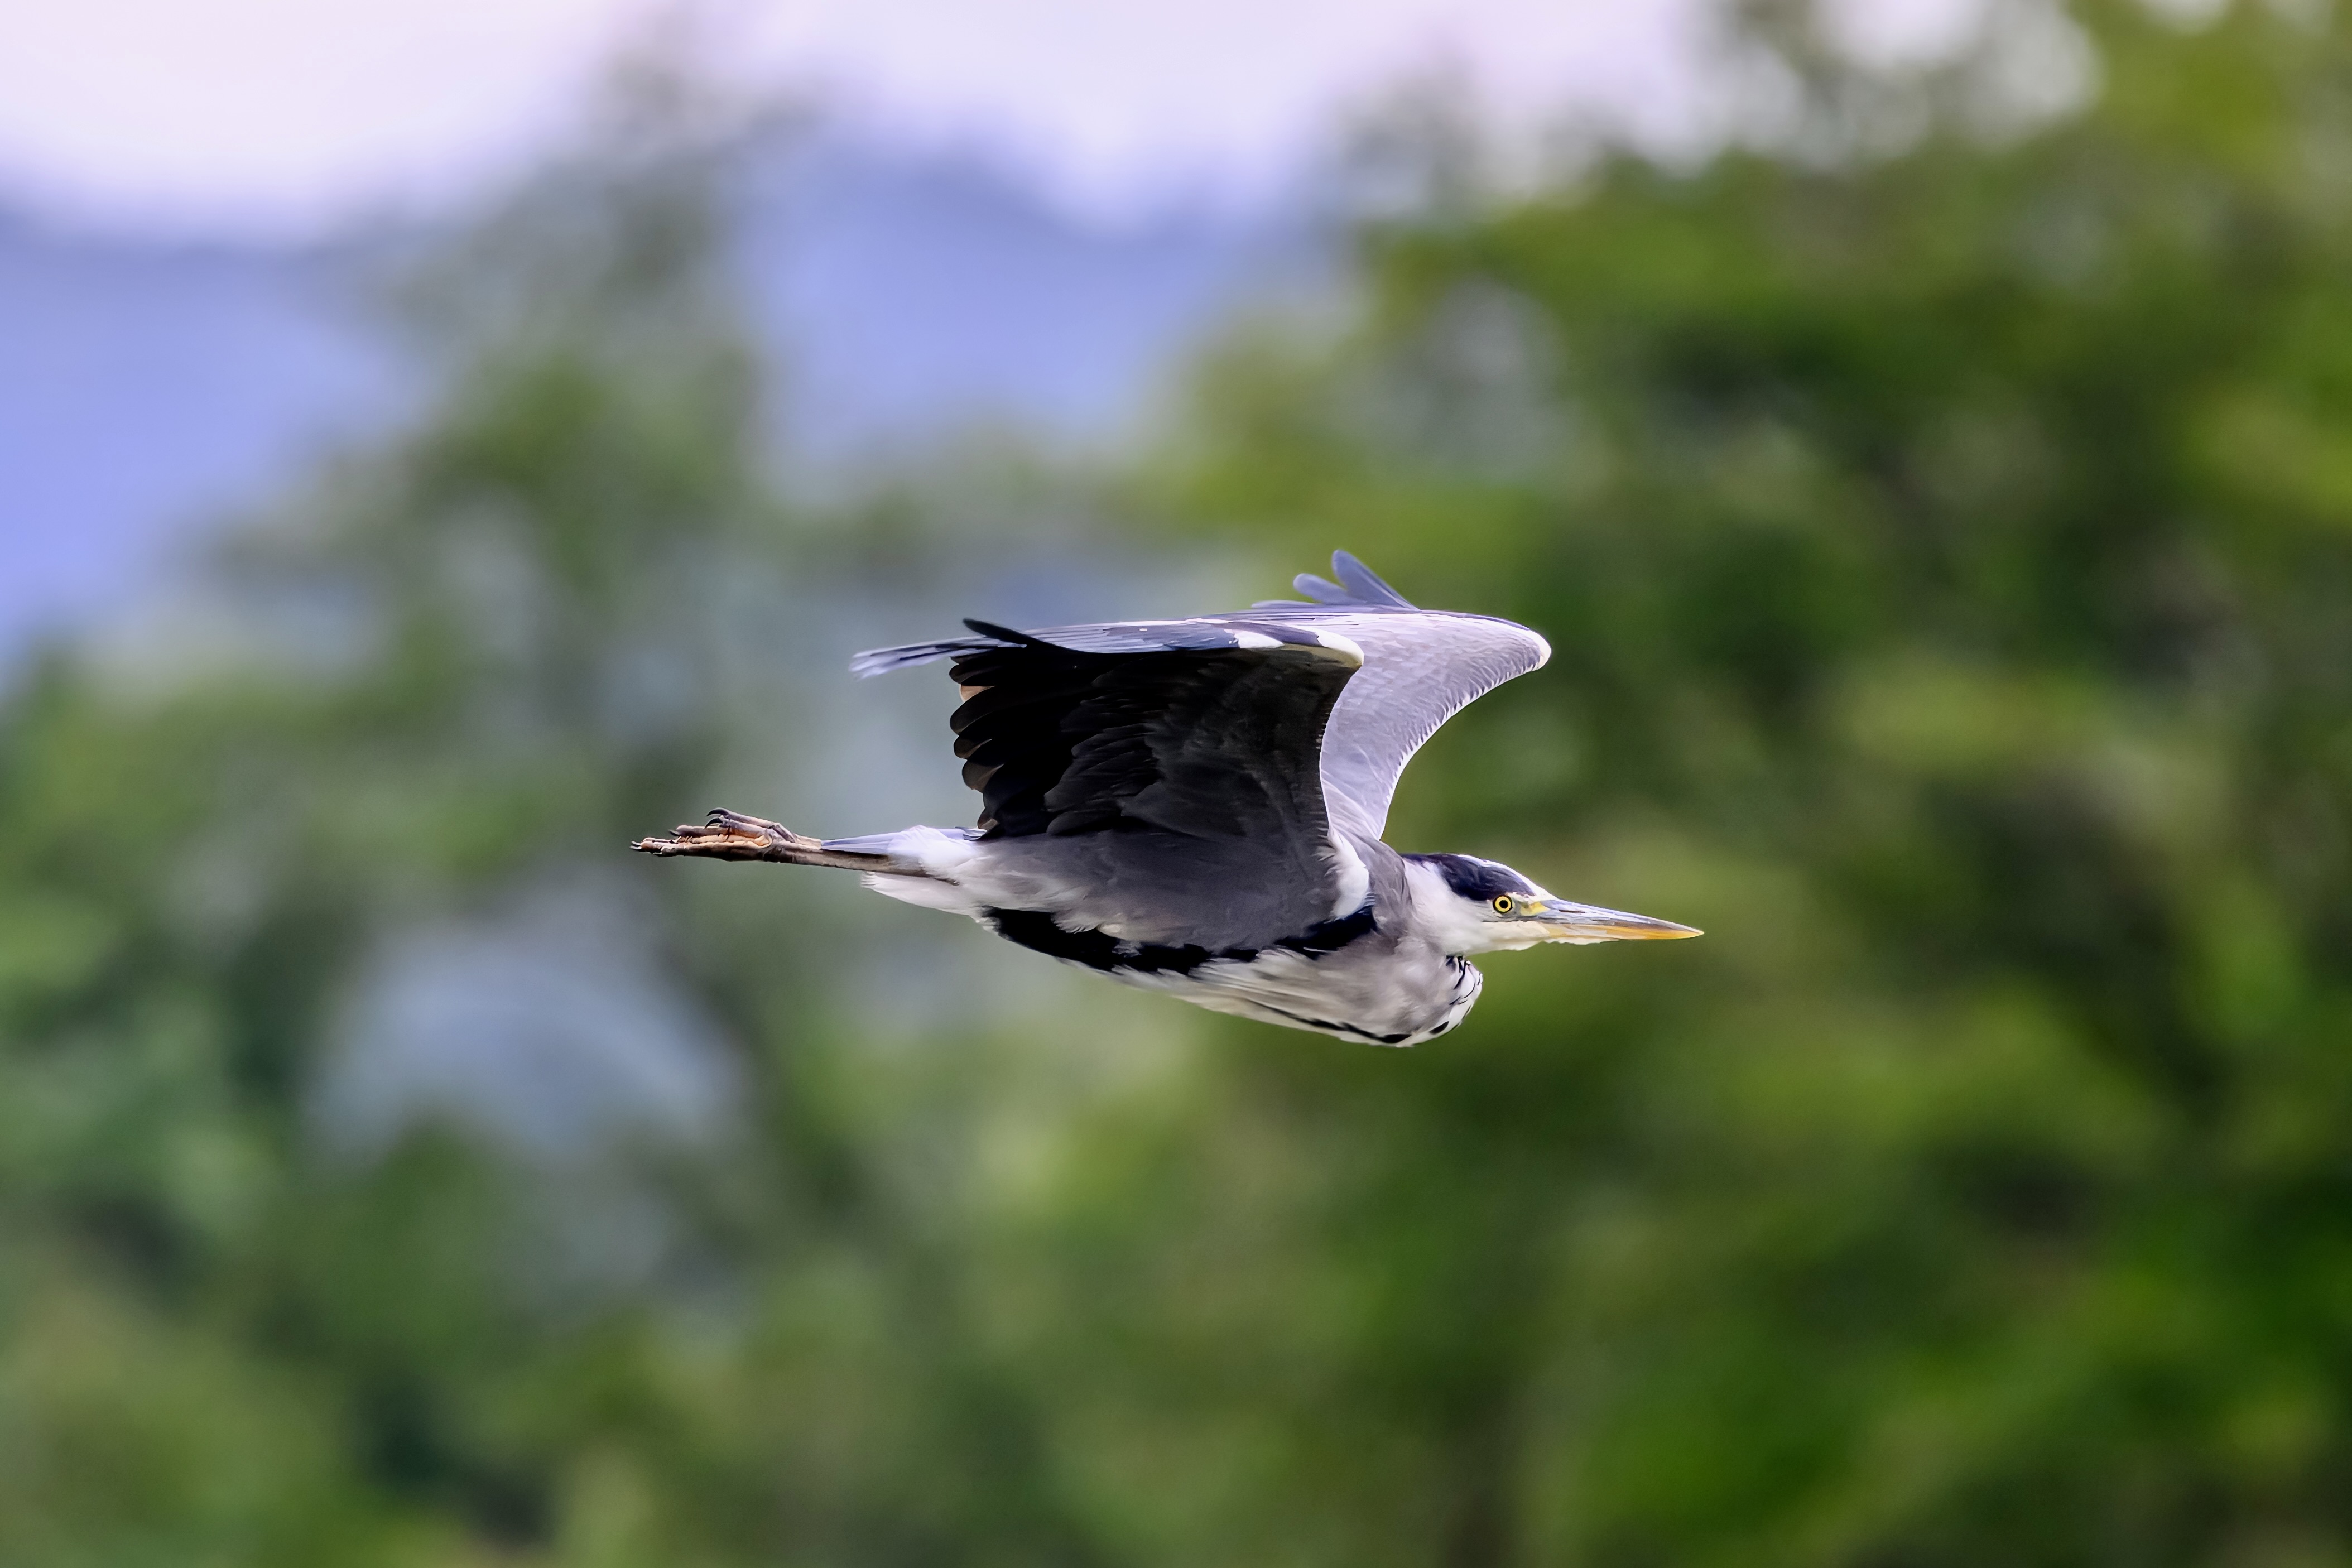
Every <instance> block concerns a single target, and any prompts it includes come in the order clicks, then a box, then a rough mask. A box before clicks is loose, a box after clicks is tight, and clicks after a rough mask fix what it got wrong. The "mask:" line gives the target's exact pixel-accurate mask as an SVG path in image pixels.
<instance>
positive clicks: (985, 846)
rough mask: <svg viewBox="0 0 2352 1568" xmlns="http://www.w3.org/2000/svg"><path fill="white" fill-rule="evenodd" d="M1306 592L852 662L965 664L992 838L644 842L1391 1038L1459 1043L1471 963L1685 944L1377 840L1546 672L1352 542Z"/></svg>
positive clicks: (1539, 641) (974, 774) (1346, 1035)
mask: <svg viewBox="0 0 2352 1568" xmlns="http://www.w3.org/2000/svg"><path fill="white" fill-rule="evenodd" d="M1331 566H1332V572H1333V574H1334V575H1335V576H1336V577H1337V578H1338V579H1339V581H1337V582H1328V581H1326V580H1325V579H1323V578H1321V577H1317V576H1313V575H1311V574H1309V575H1301V576H1300V577H1299V578H1298V579H1297V588H1298V591H1299V592H1300V593H1302V594H1304V595H1307V598H1306V599H1305V600H1303V601H1300V600H1268V601H1264V602H1261V603H1260V604H1258V605H1255V606H1254V607H1252V608H1251V609H1248V610H1244V611H1239V612H1236V613H1233V614H1228V615H1213V616H1194V617H1192V618H1190V619H1186V620H1172V621H1126V622H1115V623H1110V624H1107V625H1101V626H1052V627H1047V628H1044V629H1041V630H1035V631H1015V630H1013V628H1011V627H1009V626H996V625H992V624H991V623H990V622H987V621H979V620H968V621H966V622H965V623H964V625H965V626H966V627H968V628H969V630H970V634H971V635H970V636H967V637H950V638H947V639H945V640H944V641H940V642H928V643H916V644H912V645H910V646H908V647H887V648H877V649H876V650H874V651H872V652H870V653H862V654H859V655H858V656H857V658H856V659H855V660H854V661H853V662H852V665H851V668H853V669H854V670H855V671H856V673H857V674H859V675H862V676H870V675H879V674H882V673H884V672H885V671H888V670H894V669H904V668H908V667H910V666H913V665H919V664H929V663H931V662H933V661H935V660H939V659H951V660H953V661H954V662H953V664H952V666H951V673H952V674H953V676H954V678H955V680H956V684H957V686H958V687H959V688H961V693H962V698H963V704H962V706H961V707H960V708H959V709H957V710H956V712H955V716H954V718H953V720H952V721H951V724H952V727H953V729H954V731H955V734H956V746H955V750H956V755H958V756H959V757H961V758H962V759H963V760H964V766H963V778H964V783H965V784H968V785H970V786H971V788H972V789H974V790H976V791H978V792H979V794H980V797H981V808H980V818H979V823H978V826H973V827H945V828H942V827H908V828H904V829H901V830H900V831H898V832H896V833H880V834H874V835H871V836H868V837H857V838H826V839H817V838H810V837H803V835H801V834H798V833H795V832H793V830H792V829H790V828H788V827H785V826H782V825H781V824H778V823H773V822H768V821H765V820H762V819H761V818H759V817H752V816H742V815H740V814H739V813H736V812H732V811H714V812H712V813H711V814H710V817H709V821H708V822H707V823H703V824H698V825H696V824H689V825H688V826H681V827H679V828H678V829H677V832H676V833H675V834H673V835H672V836H670V837H666V838H644V839H640V840H638V841H637V843H636V844H635V846H634V847H635V848H637V849H641V850H644V851H646V853H648V854H652V855H695V856H709V857H714V858H719V859H727V860H777V861H784V862H788V863H790V864H793V865H800V866H830V867H837V868H842V869H845V870H851V871H858V872H862V873H864V875H865V880H866V886H867V887H869V888H872V889H875V890H876V891H877V892H881V893H887V894H888V895H889V896H890V897H892V898H895V899H902V900H906V901H907V902H908V903H911V904H920V905H923V906H925V907H926V908H929V909H935V910H947V911H949V912H950V913H952V914H960V915H967V916H969V917H971V919H973V920H975V921H979V922H980V923H981V924H982V925H984V926H986V927H988V928H989V929H990V930H992V931H995V932H996V934H998V935H999V936H1002V937H1004V938H1006V939H1007V940H1009V941H1012V942H1018V943H1019V944H1020V945H1022V946H1024V947H1028V948H1034V949H1035V950H1036V951H1038V952H1044V953H1047V954H1050V955H1051V956H1053V957H1055V958H1058V959H1062V960H1064V961H1066V962H1067V963H1075V964H1078V965H1081V966H1083V967H1085V968H1087V969H1090V970H1094V971H1097V972H1098V973H1104V974H1108V975H1109V976H1111V977H1112V978H1114V979H1117V980H1121V981H1124V982H1126V983H1127V984H1130V985H1136V986H1141V987H1143V988H1145V989H1148V990H1153V991H1160V992H1165V993H1167V994H1171V995H1173V996H1177V997H1181V999H1183V1000H1185V1001H1188V1002H1193V1003H1198V1004H1199V1005H1202V1006H1204V1007H1212V1008H1214V1009H1216V1010H1218V1011H1219V1012H1224V1013H1235V1014H1240V1015H1242V1016H1245V1017H1251V1018H1257V1019H1262V1020H1264V1021H1265V1022H1266V1023H1270V1024H1278V1025H1282V1026H1286V1027H1289V1028H1296V1029H1311V1030H1315V1031H1317V1032H1318V1033H1320V1034H1326V1035H1333V1036H1337V1037H1340V1038H1343V1039H1351V1040H1369V1041H1372V1042H1374V1043H1377V1044H1380V1045H1384V1046H1412V1045H1418V1044H1420V1043H1421V1042H1423V1041H1424V1040H1430V1039H1434V1038H1435V1037H1438V1036H1440V1035H1443V1034H1444V1033H1445V1032H1446V1031H1447V1030H1449V1029H1451V1028H1453V1027H1454V1026H1455V1025H1456V1024H1459V1023H1460V1022H1461V1021H1462V1019H1463V1017H1464V1016H1465V1015H1466V1014H1467V1013H1468V1012H1469V1011H1470V1007H1471V1005H1472V1004H1473V1003H1475V1002H1476V1001H1477V999H1478V993H1479V990H1480V989H1481V987H1482V986H1483V985H1484V984H1485V979H1484V977H1483V976H1482V975H1480V973H1478V970H1477V968H1476V966H1475V965H1474V964H1472V963H1471V962H1470V959H1471V958H1472V956H1474V955H1475V954H1478V953H1484V952H1503V951H1508V950H1512V949H1517V948H1526V947H1533V946H1535V945H1536V944H1538V943H1539V942H1619V941H1626V940H1634V939H1644V938H1659V937H1685V936H1696V935H1698V934H1699V933H1698V932H1697V931H1695V930H1693V929H1692V928H1691V927H1689V926H1685V925H1677V924H1675V923H1674V922H1673V921H1662V920H1653V919H1651V918H1650V917H1648V916H1646V915H1636V914H1628V913H1626V912H1624V911H1623V910H1609V909H1601V908H1599V907H1597V906H1594V905H1591V904H1580V903H1577V902H1574V901H1572V900H1568V899H1563V898H1560V897H1559V896H1557V895H1556V894H1553V893H1551V892H1549V891H1547V890H1546V889H1543V888H1540V887H1538V886H1537V885H1536V884H1535V883H1534V882H1532V881H1530V880H1528V879H1527V878H1526V877H1523V876H1521V875H1520V874H1519V873H1518V872H1517V871H1514V870H1512V869H1511V868H1509V867H1507V866H1504V865H1500V864H1497V863H1496V862H1495V861H1492V860H1486V859H1481V858H1478V857H1476V856H1473V855H1404V854H1400V853H1398V852H1397V851H1396V850H1393V849H1391V848H1390V847H1388V846H1387V845H1386V844H1384V843H1382V842H1381V831H1382V828H1383V826H1384V825H1385V823H1386V821H1387V818H1388V813H1389V800H1390V797H1391V795H1394V794H1395V792H1396V784H1397V777H1398V775H1399V774H1400V773H1402V772H1403V771H1404V766H1405V763H1407V762H1408V761H1410V760H1411V759H1412V754H1413V753H1414V752H1416V751H1418V750H1420V749H1421V746H1422V744H1423V742H1426V741H1427V740H1428V739H1429V738H1430V736H1431V735H1433V734H1434V733H1435V732H1436V731H1437V728H1438V726H1439V725H1441V724H1443V723H1444V722H1445V721H1446V720H1448V719H1450V718H1452V717H1453V716H1454V714H1455V713H1457V712H1459V711H1460V710H1462V709H1463V708H1464V707H1465V706H1466V705H1467V704H1469V703H1470V702H1472V701H1473V700H1475V699H1477V698H1479V697H1481V696H1483V695H1485V694H1486V692H1488V691H1491V690H1493V689H1495V688H1496V687H1497V686H1500V685H1501V684H1502V683H1503V682H1505V681H1507V680H1509V679H1513V678H1514V677H1516V676H1520V675H1525V674H1526V673H1528V671H1529V670H1532V669H1535V668H1538V667H1540V666H1541V665H1542V664H1543V663H1544V661H1545V660H1546V659H1548V658H1550V657H1551V647H1550V645H1549V644H1548V643H1546V642H1545V641H1544V639H1543V638H1542V637H1538V636H1537V635H1536V634H1535V633H1534V632H1532V631H1529V630H1528V628H1527V627H1525V626H1517V625H1515V624H1513V623H1512V622H1509V621H1506V620H1501V619H1497V618H1496V617H1494V616H1478V615H1467V614H1461V613H1457V612H1453V611H1444V610H1423V609H1421V608H1418V607H1416V606H1415V605H1412V604H1411V603H1409V602H1408V601H1407V600H1406V599H1405V598H1404V597H1403V595H1400V594H1399V593H1397V591H1396V590H1395V589H1393V588H1391V587H1390V586H1389V585H1388V584H1386V583H1383V582H1382V581H1381V579H1380V578H1378V577H1377V576H1374V575H1373V574H1372V573H1371V572H1370V571H1369V570H1368V569H1367V568H1366V567H1365V566H1364V565H1363V563H1360V562H1359V561H1358V560H1356V558H1355V557H1353V556H1351V555H1349V554H1348V553H1347V552H1344V551H1343V552H1339V553H1338V554H1335V555H1334V556H1333V557H1332V558H1331Z"/></svg>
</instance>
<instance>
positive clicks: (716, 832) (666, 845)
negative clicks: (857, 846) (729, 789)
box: [629, 807, 884, 871]
mask: <svg viewBox="0 0 2352 1568" xmlns="http://www.w3.org/2000/svg"><path fill="white" fill-rule="evenodd" d="M629 847H630V848H632V849H635V850H640V851H642V852H643V853H645V854H647V855H698V856H701V857H703V858H706V859H711V860H781V861H783V862H785V863H786V864H788V865H794V866H834V867H838V868H842V869H844V870H858V871H862V870H870V869H873V868H875V867H876V866H877V863H878V862H880V861H881V860H883V859H884V857H882V856H878V855H863V854H854V853H849V852H845V851H840V850H831V849H827V848H826V847H824V840H823V839H820V838H811V837H808V836H807V835H806V834H804V833H795V832H793V830H792V829H791V828H789V827H786V826H784V825H783V824H782V823H781V822H770V821H769V820H768V819H767V818H766V817H763V816H744V815H743V814H742V813H741V812H740V811H729V810H726V809H725V808H724V807H721V808H719V809H718V810H715V811H713V812H712V813H711V814H710V816H709V820H708V821H706V822H701V823H692V822H687V823H680V824H679V825H678V826H677V828H676V829H675V830H673V831H672V833H671V834H670V836H669V837H667V838H640V839H638V840H637V841H636V842H635V843H634V844H632V845H630V846H629Z"/></svg>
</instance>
